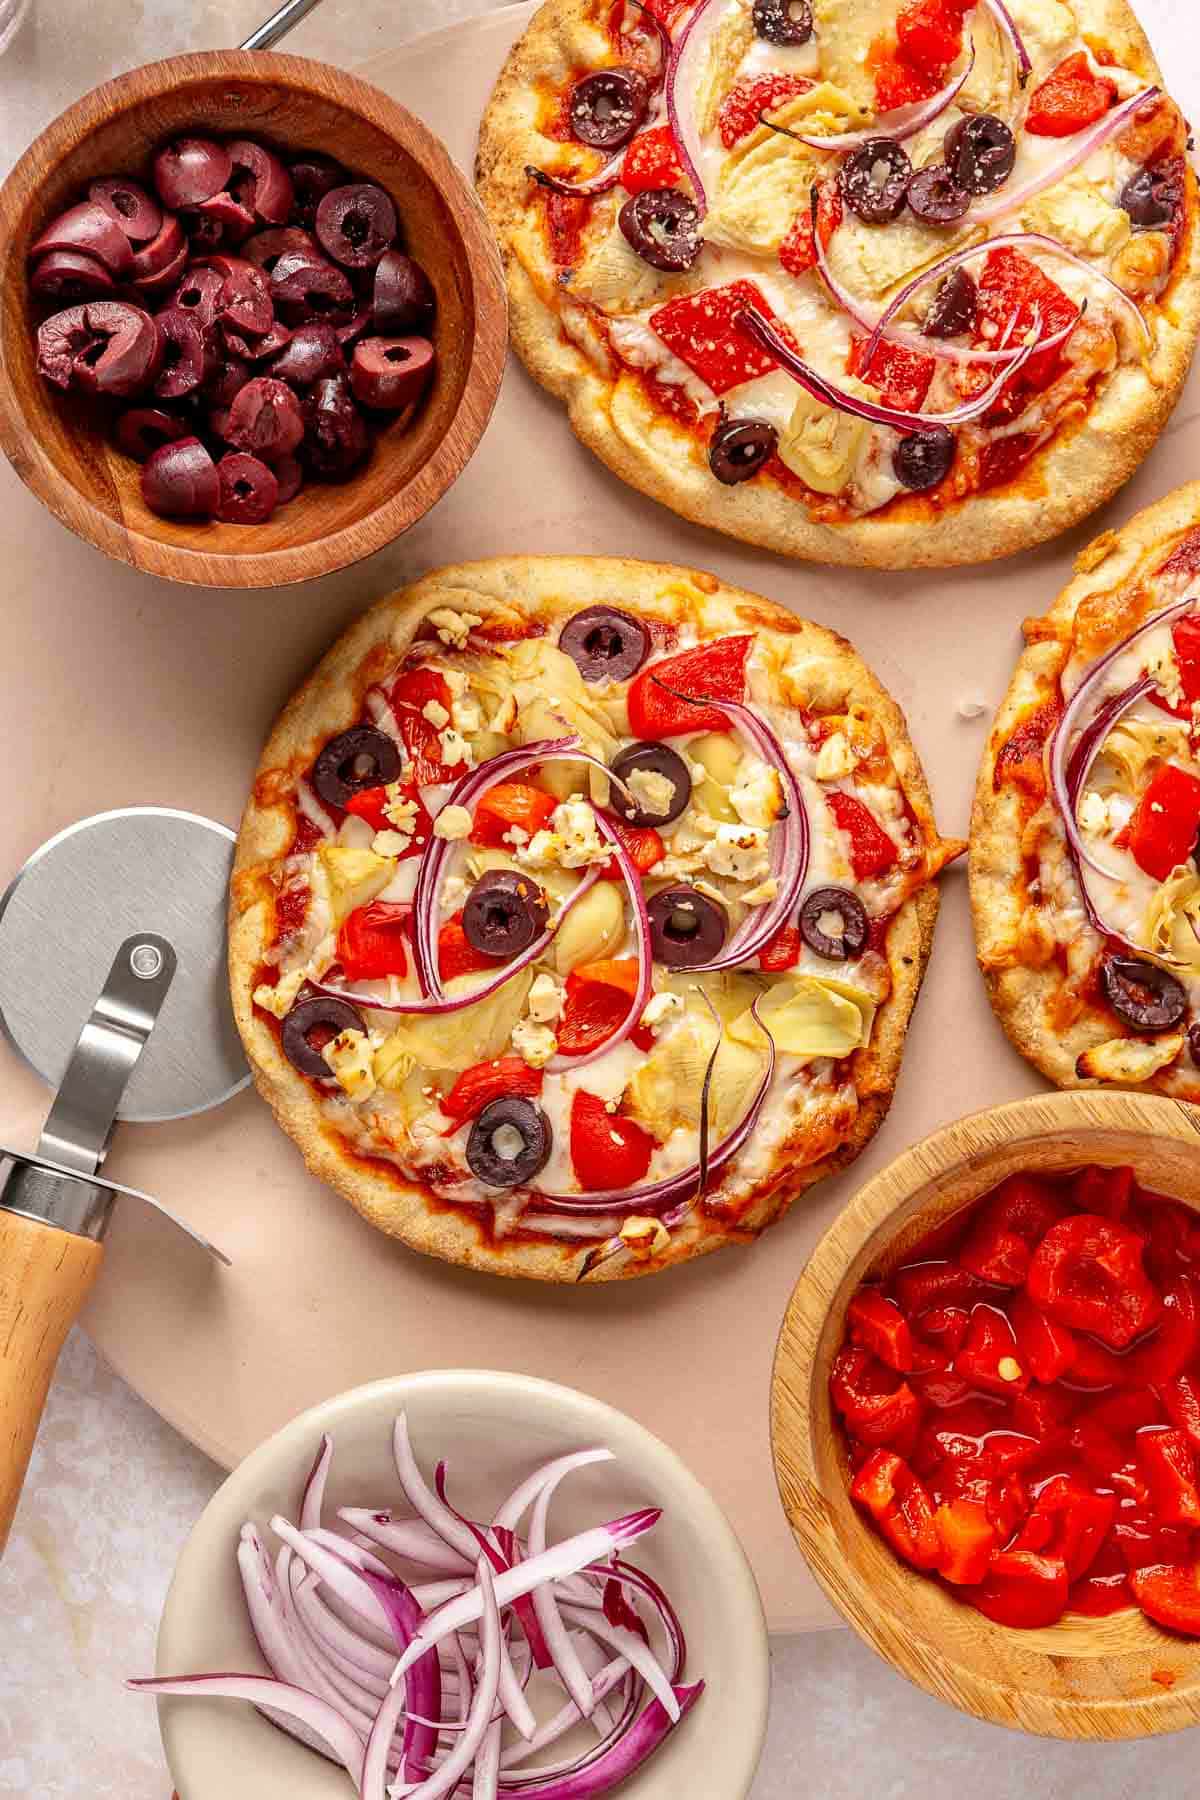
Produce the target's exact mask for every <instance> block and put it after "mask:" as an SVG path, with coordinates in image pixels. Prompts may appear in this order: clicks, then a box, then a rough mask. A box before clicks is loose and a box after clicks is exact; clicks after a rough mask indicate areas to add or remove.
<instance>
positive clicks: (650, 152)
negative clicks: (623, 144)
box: [621, 125, 683, 194]
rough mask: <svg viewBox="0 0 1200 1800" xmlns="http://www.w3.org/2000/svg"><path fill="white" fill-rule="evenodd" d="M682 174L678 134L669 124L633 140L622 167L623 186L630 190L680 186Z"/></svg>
mask: <svg viewBox="0 0 1200 1800" xmlns="http://www.w3.org/2000/svg"><path fill="white" fill-rule="evenodd" d="M682 176H683V164H682V163H681V162H680V160H679V151H678V150H677V149H676V147H675V134H674V132H673V131H672V130H671V127H670V126H669V125H659V126H656V127H655V129H654V130H653V131H643V132H642V134H641V136H640V137H635V138H634V140H633V142H632V144H630V146H629V149H628V151H627V152H626V154H625V161H624V163H623V164H622V167H621V186H622V187H623V188H624V189H625V191H626V193H627V194H641V193H643V192H645V190H646V189H647V188H669V187H677V186H678V185H679V182H680V180H681V179H682Z"/></svg>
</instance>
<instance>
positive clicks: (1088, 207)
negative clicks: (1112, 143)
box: [1023, 171, 1133, 256]
mask: <svg viewBox="0 0 1200 1800" xmlns="http://www.w3.org/2000/svg"><path fill="white" fill-rule="evenodd" d="M1023 219H1024V224H1025V228H1026V230H1028V231H1041V232H1044V233H1045V234H1046V236H1047V237H1054V238H1057V239H1058V240H1059V242H1060V243H1062V244H1065V245H1066V247H1067V249H1068V250H1074V251H1076V252H1077V253H1078V254H1079V255H1080V256H1112V255H1114V254H1115V253H1116V252H1117V251H1118V250H1119V249H1120V248H1121V246H1122V245H1123V244H1124V243H1126V242H1127V240H1128V239H1129V237H1130V236H1131V234H1132V229H1133V228H1132V225H1131V223H1130V219H1129V214H1128V213H1127V212H1125V211H1124V210H1123V208H1121V207H1119V206H1114V205H1113V204H1112V201H1111V200H1109V198H1108V196H1107V195H1106V194H1105V193H1104V191H1103V190H1102V189H1101V188H1100V187H1099V186H1098V185H1097V183H1096V182H1094V181H1089V179H1088V177H1087V176H1086V175H1084V174H1083V173H1082V172H1080V171H1076V173H1075V174H1073V175H1069V176H1068V177H1067V178H1066V180H1065V181H1060V182H1058V183H1056V185H1055V186H1054V187H1052V188H1047V189H1046V190H1045V191H1044V192H1042V193H1041V194H1039V195H1038V196H1037V197H1036V198H1035V199H1034V200H1031V201H1030V203H1029V205H1028V206H1027V207H1026V208H1025V209H1024V213H1023Z"/></svg>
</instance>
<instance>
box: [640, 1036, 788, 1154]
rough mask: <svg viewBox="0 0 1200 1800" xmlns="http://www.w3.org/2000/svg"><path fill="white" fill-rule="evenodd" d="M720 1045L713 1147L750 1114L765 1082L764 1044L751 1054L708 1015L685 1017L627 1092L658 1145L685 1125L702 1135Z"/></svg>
mask: <svg viewBox="0 0 1200 1800" xmlns="http://www.w3.org/2000/svg"><path fill="white" fill-rule="evenodd" d="M718 1042H719V1043H720V1046H721V1047H720V1050H719V1052H718V1054H717V1061H716V1066H715V1068H714V1070H713V1080H712V1087H711V1089H710V1099H709V1130H710V1132H711V1134H712V1142H713V1144H714V1145H715V1144H717V1143H720V1141H721V1140H722V1138H725V1137H728V1135H729V1133H730V1132H731V1131H732V1130H733V1129H734V1127H735V1126H736V1125H737V1124H738V1122H739V1121H740V1120H741V1119H743V1118H744V1117H745V1115H746V1113H747V1112H748V1111H749V1109H750V1106H751V1103H752V1101H753V1099H754V1096H755V1094H756V1093H757V1092H758V1087H759V1084H760V1082H761V1081H762V1078H763V1071H764V1068H765V1062H766V1056H765V1040H764V1039H763V1035H762V1033H761V1032H759V1034H758V1046H757V1048H754V1049H751V1048H750V1047H748V1046H747V1045H745V1044H742V1043H739V1042H737V1041H735V1040H734V1039H733V1038H731V1037H730V1036H728V1035H724V1036H722V1035H721V1034H720V1032H719V1030H718V1027H717V1026H716V1024H714V1022H713V1020H712V1018H711V1017H710V1016H709V1014H708V1013H707V1011H706V1012H705V1013H704V1015H703V1017H701V1015H700V1014H699V1013H693V1012H688V1013H685V1015H684V1016H683V1018H681V1019H680V1020H679V1021H678V1023H676V1024H675V1025H673V1026H672V1028H671V1030H670V1031H669V1032H668V1033H666V1034H664V1036H663V1037H661V1038H660V1039H659V1041H658V1043H657V1044H656V1045H655V1047H654V1049H653V1050H652V1051H651V1052H650V1054H649V1055H648V1056H647V1058H646V1060H645V1062H643V1063H642V1064H640V1066H639V1067H638V1069H637V1070H636V1072H635V1073H634V1075H633V1077H632V1079H631V1081H630V1083H629V1087H628V1090H627V1093H626V1100H627V1105H628V1109H629V1112H630V1114H631V1116H632V1117H633V1118H634V1119H636V1120H637V1122H638V1124H639V1125H641V1126H642V1127H643V1128H644V1129H645V1130H646V1131H649V1132H650V1133H651V1134H652V1135H653V1136H654V1137H656V1138H658V1140H659V1141H660V1142H665V1141H666V1139H667V1138H669V1137H670V1135H671V1133H672V1132H673V1131H675V1130H676V1129H678V1128H679V1127H680V1126H683V1127H685V1128H687V1129H690V1130H693V1131H695V1130H698V1129H699V1125H700V1100H701V1095H702V1093H703V1090H704V1077H705V1074H706V1072H707V1069H708V1065H709V1062H710V1061H711V1059H712V1054H713V1051H714V1049H716V1047H717V1044H718Z"/></svg>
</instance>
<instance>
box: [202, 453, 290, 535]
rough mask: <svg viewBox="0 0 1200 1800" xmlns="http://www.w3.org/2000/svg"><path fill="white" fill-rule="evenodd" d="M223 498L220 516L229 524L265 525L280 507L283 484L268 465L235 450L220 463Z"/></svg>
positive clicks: (218, 505) (218, 513) (219, 508)
mask: <svg viewBox="0 0 1200 1800" xmlns="http://www.w3.org/2000/svg"><path fill="white" fill-rule="evenodd" d="M217 475H218V477H219V479H220V483H221V498H220V500H219V501H218V503H217V517H218V519H222V520H224V522H225V523H226V524H227V525H265V523H266V521H267V520H268V519H269V518H270V516H271V514H272V513H273V512H274V511H275V508H276V506H278V504H279V482H278V481H277V480H276V478H275V475H274V473H273V472H272V470H270V469H268V467H267V465H266V463H265V462H260V461H259V459H258V457H257V456H248V455H247V454H246V452H245V451H244V450H231V451H230V452H229V453H228V455H227V456H223V457H222V458H221V460H220V462H219V463H218V464H217Z"/></svg>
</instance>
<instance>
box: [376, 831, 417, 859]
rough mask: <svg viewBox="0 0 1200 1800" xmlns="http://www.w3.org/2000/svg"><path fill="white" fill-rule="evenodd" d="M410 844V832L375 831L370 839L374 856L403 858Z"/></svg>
mask: <svg viewBox="0 0 1200 1800" xmlns="http://www.w3.org/2000/svg"><path fill="white" fill-rule="evenodd" d="M411 843H412V833H411V832H410V831H377V832H376V833H375V836H374V837H373V838H372V839H371V848H372V850H373V851H374V852H375V854H376V856H397V857H399V856H403V855H404V853H405V851H406V850H407V849H408V847H409V845H410V844H411Z"/></svg>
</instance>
